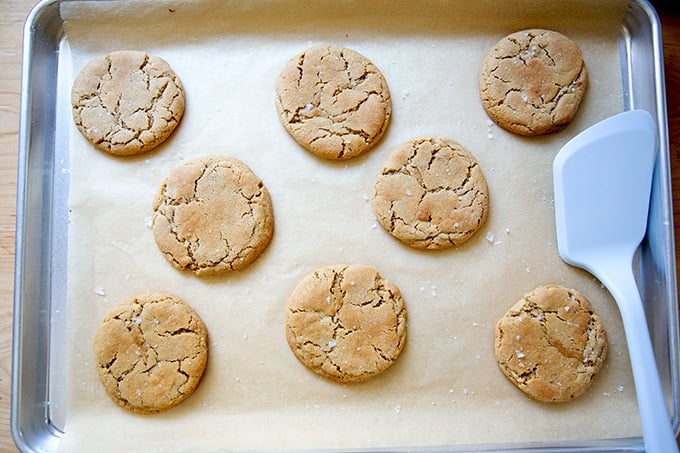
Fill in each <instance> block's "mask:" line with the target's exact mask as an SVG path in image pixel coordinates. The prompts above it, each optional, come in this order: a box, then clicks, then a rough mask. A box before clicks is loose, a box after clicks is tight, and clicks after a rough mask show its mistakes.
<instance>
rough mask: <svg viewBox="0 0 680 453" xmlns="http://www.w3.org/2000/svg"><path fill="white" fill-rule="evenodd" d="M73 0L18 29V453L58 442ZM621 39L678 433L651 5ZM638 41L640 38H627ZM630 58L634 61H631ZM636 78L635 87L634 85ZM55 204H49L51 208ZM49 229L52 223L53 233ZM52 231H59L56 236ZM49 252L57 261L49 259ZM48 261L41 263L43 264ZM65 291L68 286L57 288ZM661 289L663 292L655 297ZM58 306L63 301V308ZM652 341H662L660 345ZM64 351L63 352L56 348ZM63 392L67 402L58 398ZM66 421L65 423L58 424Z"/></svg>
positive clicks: (539, 448)
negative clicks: (643, 133) (63, 143)
mask: <svg viewBox="0 0 680 453" xmlns="http://www.w3.org/2000/svg"><path fill="white" fill-rule="evenodd" d="M70 1H78V0H42V1H40V2H39V3H38V4H37V5H36V6H35V7H34V8H33V10H32V11H31V12H30V14H29V16H28V17H27V20H26V24H25V27H24V50H23V65H22V79H21V80H22V81H21V84H22V85H21V86H22V92H21V95H22V97H21V117H20V131H19V169H18V177H17V181H18V186H17V224H16V261H15V278H14V328H13V335H14V337H13V359H12V370H13V371H12V373H13V374H12V402H11V432H12V436H13V438H14V441H15V444H16V445H17V447H18V448H19V449H20V450H21V451H24V452H52V451H56V450H57V448H58V445H59V441H60V439H61V436H62V435H63V433H62V432H61V428H62V422H58V423H55V420H54V418H53V417H54V414H53V413H52V411H51V410H50V405H51V404H53V403H54V398H55V390H54V386H53V385H54V384H53V381H54V379H53V376H50V373H51V371H52V372H53V370H54V368H53V364H54V361H55V359H54V357H55V354H58V353H63V351H62V352H60V351H57V350H56V348H55V345H54V344H51V340H53V339H54V335H55V332H54V330H53V323H52V321H53V319H52V317H53V316H54V314H55V306H57V305H58V303H59V300H60V298H61V297H63V296H65V292H64V289H63V288H60V287H59V284H58V280H59V275H60V274H59V273H60V272H61V273H63V274H64V275H65V270H64V269H62V270H59V269H55V268H57V267H58V266H60V265H65V263H62V262H61V261H60V259H59V257H55V256H53V255H59V254H60V253H61V251H63V250H62V249H61V248H60V247H63V243H62V242H63V238H59V237H58V236H59V234H64V233H63V232H61V233H60V232H59V231H57V230H58V228H59V226H60V225H59V224H58V222H59V221H58V220H57V221H55V219H54V218H53V215H54V214H53V213H54V209H55V208H56V209H62V213H63V212H64V211H63V209H64V207H63V206H62V207H59V206H55V205H58V204H59V200H62V198H61V197H62V196H63V193H60V188H59V187H55V185H56V186H58V185H59V183H58V182H56V183H55V181H54V175H55V174H58V173H59V171H58V165H59V162H57V159H58V157H57V156H58V155H57V153H56V147H57V146H56V144H58V142H59V137H58V134H59V132H57V131H56V129H58V128H57V127H56V126H57V124H58V122H59V121H60V120H59V118H57V114H56V113H55V105H56V103H57V100H56V98H57V93H56V84H57V80H58V72H59V64H60V58H59V55H58V54H59V52H60V50H61V49H60V45H61V41H62V39H63V23H62V21H61V17H60V15H59V8H60V5H61V4H62V3H64V2H70ZM626 20H627V21H628V22H627V23H624V25H623V30H622V32H623V33H624V34H626V33H628V37H627V38H626V37H624V38H623V41H624V42H625V48H624V51H625V52H624V54H625V57H626V60H622V61H623V62H624V63H626V65H627V66H626V65H624V91H625V92H626V93H624V97H625V102H626V107H627V108H644V109H646V110H648V111H650V113H652V114H653V116H654V117H655V118H656V120H657V125H658V128H659V138H660V142H659V159H658V160H657V168H656V176H655V182H654V184H655V187H654V188H653V190H654V193H655V197H654V198H653V200H652V207H651V210H650V228H651V230H650V231H651V233H650V234H648V238H647V239H646V241H645V243H644V244H643V247H642V250H641V253H640V266H641V269H640V271H641V273H642V274H643V275H652V276H653V278H652V281H651V282H650V283H649V284H647V283H645V282H642V283H643V294H645V295H646V296H647V297H645V300H646V301H647V314H648V320H649V322H650V327H651V329H653V331H654V333H655V337H654V338H653V341H654V345H655V350H656V351H657V360H658V363H659V365H660V372H661V373H662V379H663V381H664V386H665V391H666V394H668V395H669V399H668V402H669V409H670V410H671V417H672V423H673V427H674V429H675V431H676V433H677V432H678V429H679V425H680V419H679V412H680V407H679V405H680V401H679V400H680V397H679V393H680V390H679V389H680V369H679V364H678V360H679V359H678V350H679V346H678V345H679V344H680V340H679V335H680V334H679V327H678V307H677V282H676V263H675V253H674V244H675V238H674V229H673V217H672V213H673V209H672V196H671V195H672V192H671V187H670V180H671V178H670V166H669V163H668V160H669V155H668V154H669V146H668V131H667V115H666V99H665V83H664V73H663V53H662V52H663V51H662V49H663V47H662V41H661V29H660V22H659V19H658V16H657V15H656V12H655V11H654V8H653V7H652V6H651V4H650V3H649V2H648V0H630V12H629V13H628V15H627V16H626ZM631 32H632V33H634V34H635V33H637V32H642V33H643V34H644V36H643V37H642V38H640V37H639V36H637V35H635V36H631V35H630V33H631ZM636 58H638V59H641V61H640V60H636ZM638 63H640V64H642V65H646V64H649V68H646V69H645V70H646V71H648V74H647V75H644V76H643V77H641V78H640V77H638V75H639V74H638V73H637V72H633V71H637V70H638V69H639V64H638ZM632 76H634V77H632ZM54 197H56V198H54ZM55 222H56V223H55ZM55 225H56V226H55ZM55 250H56V252H55ZM46 253H47V256H45V254H46ZM64 284H65V283H64ZM659 287H662V288H663V290H661V291H660V290H659ZM62 302H63V301H62ZM657 332H662V334H661V335H658V334H657ZM60 347H62V348H65V344H62V345H60ZM60 391H62V392H63V393H65V392H66V390H65V388H62V389H61V390H60ZM63 417H64V418H65V415H63ZM470 449H474V450H477V451H501V450H502V451H533V452H543V451H545V452H548V451H553V452H554V451H588V452H593V451H642V450H643V445H642V442H641V439H640V438H634V439H608V440H601V441H584V442H569V441H567V442H561V443H558V444H555V445H552V446H550V447H547V446H546V445H545V444H541V443H526V444H508V445H467V446H465V445H459V446H455V447H442V448H441V449H439V448H433V449H426V451H469V450H470Z"/></svg>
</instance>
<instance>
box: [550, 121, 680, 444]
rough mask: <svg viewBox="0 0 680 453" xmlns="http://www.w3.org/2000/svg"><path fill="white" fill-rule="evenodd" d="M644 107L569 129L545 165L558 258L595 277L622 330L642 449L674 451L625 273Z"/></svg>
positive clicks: (643, 183) (638, 306)
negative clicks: (574, 131)
mask: <svg viewBox="0 0 680 453" xmlns="http://www.w3.org/2000/svg"><path fill="white" fill-rule="evenodd" d="M656 144H657V143H656V128H655V126H654V121H653V119H652V117H651V115H649V113H647V112H645V111H640V110H634V111H629V112H625V113H621V114H619V115H615V116H613V117H611V118H608V119H606V120H604V121H602V122H600V123H598V124H596V125H594V126H592V127H590V128H589V129H587V130H586V131H584V132H582V133H581V134H579V135H577V136H576V137H575V138H574V139H572V140H571V141H570V142H568V143H567V144H566V145H564V147H563V148H562V149H561V150H560V152H559V153H558V154H557V157H556V158H555V161H554V164H553V172H554V174H553V177H554V183H555V214H556V219H555V220H556V222H557V244H558V249H559V253H560V256H561V257H562V258H563V259H564V260H565V261H566V262H567V263H569V264H573V265H575V266H578V267H582V268H584V269H586V270H588V271H590V273H592V274H593V275H595V276H596V277H597V278H598V279H599V280H600V282H602V283H603V284H604V285H605V286H606V287H607V289H608V290H609V292H610V293H611V294H612V296H613V297H614V299H615V300H616V303H617V304H618V307H619V311H620V313H621V319H622V321H623V327H624V330H625V331H626V339H627V342H628V352H629V355H630V362H631V368H632V371H633V378H634V380H635V392H636V394H637V400H638V408H639V411H640V423H641V425H642V432H643V438H644V443H645V450H646V451H647V452H648V453H670V452H678V445H677V443H676V439H675V433H674V432H673V430H672V427H671V424H670V421H669V417H668V412H667V408H666V403H665V400H664V395H663V391H662V388H661V381H660V379H659V373H658V369H657V367H656V361H655V358H654V349H653V347H652V343H651V340H650V336H649V330H648V326H647V321H646V318H645V312H644V309H643V303H642V300H641V298H640V293H639V290H638V287H637V284H636V282H635V277H634V275H633V272H632V260H633V255H634V253H635V251H636V250H637V248H638V247H639V245H640V242H641V241H642V239H643V237H644V236H645V231H646V229H647V213H648V210H649V197H650V193H651V187H652V177H653V175H654V161H655V157H656Z"/></svg>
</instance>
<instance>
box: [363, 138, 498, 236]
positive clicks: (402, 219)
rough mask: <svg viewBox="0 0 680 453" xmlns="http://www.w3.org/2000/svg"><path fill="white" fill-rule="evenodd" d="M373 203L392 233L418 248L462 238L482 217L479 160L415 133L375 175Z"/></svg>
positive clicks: (484, 199) (485, 198) (484, 193)
mask: <svg viewBox="0 0 680 453" xmlns="http://www.w3.org/2000/svg"><path fill="white" fill-rule="evenodd" d="M373 208H374V211H375V214H376V216H377V218H378V221H379V222H380V224H381V225H382V226H383V227H384V228H385V229H386V230H387V231H388V232H389V233H390V234H391V235H393V236H394V237H396V238H397V239H399V240H401V241H402V242H404V243H405V244H408V245H410V246H411V247H415V248H419V249H443V248H448V247H452V246H454V245H459V244H462V243H463V242H465V241H467V240H468V239H469V238H470V237H471V236H472V235H473V234H475V232H476V231H477V230H478V229H479V227H480V226H481V225H482V224H483V223H484V222H485V220H486V218H487V215H488V212H489V191H488V187H487V184H486V178H485V177H484V173H483V172H482V169H481V167H480V166H479V163H478V162H477V160H476V159H475V158H474V156H473V155H472V154H470V153H469V152H468V151H467V150H466V149H465V148H463V146H462V145H460V144H459V143H457V142H455V141H454V140H451V139H448V138H420V139H415V140H411V141H409V142H406V143H404V144H402V145H401V146H400V147H398V148H397V149H396V150H395V151H394V152H393V153H392V154H391V155H390V157H389V158H388V160H387V162H386V163H385V166H384V167H383V169H382V172H381V174H380V175H379V176H378V178H377V180H376V182H375V187H374V192H373Z"/></svg>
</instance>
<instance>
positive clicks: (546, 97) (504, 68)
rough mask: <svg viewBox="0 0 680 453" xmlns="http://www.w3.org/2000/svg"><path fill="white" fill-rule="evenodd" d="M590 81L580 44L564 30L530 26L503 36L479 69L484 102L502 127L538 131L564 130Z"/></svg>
mask: <svg viewBox="0 0 680 453" xmlns="http://www.w3.org/2000/svg"><path fill="white" fill-rule="evenodd" d="M587 85H588V71H587V70H586V65H585V63H584V61H583V56H582V53H581V49H580V48H579V46H578V45H577V44H576V43H574V42H573V41H571V40H570V39H569V38H567V37H566V36H564V35H563V34H561V33H558V32H555V31H550V30H541V29H535V30H525V31H520V32H516V33H513V34H511V35H508V36H506V37H505V38H503V39H501V40H500V41H499V42H498V43H497V44H496V45H495V46H494V47H493V48H492V49H491V50H490V51H489V53H488V54H487V56H486V58H485V60H484V64H483V65H482V69H481V71H480V74H479V88H480V94H481V98H482V104H483V105H484V108H485V109H486V111H487V113H488V114H489V116H490V117H491V119H493V120H494V121H495V122H496V123H497V124H498V125H499V126H500V127H502V128H504V129H506V130H508V131H510V132H513V133H515V134H519V135H527V136H535V135H542V134H549V133H552V132H557V131H559V130H561V129H564V128H565V127H566V126H567V125H568V124H569V123H570V122H571V121H572V120H573V118H574V116H575V115H576V112H577V111H578V108H579V106H580V104H581V100H582V99H583V96H584V94H585V92H586V87H587Z"/></svg>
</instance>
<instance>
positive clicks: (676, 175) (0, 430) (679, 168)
mask: <svg viewBox="0 0 680 453" xmlns="http://www.w3.org/2000/svg"><path fill="white" fill-rule="evenodd" d="M33 4H34V1H33V0H2V2H1V3H0V452H9V451H16V447H15V445H14V442H13V440H12V436H11V434H10V387H11V385H10V383H11V363H12V304H13V278H14V272H13V271H14V237H15V236H14V231H15V222H16V214H15V201H16V179H17V178H16V172H17V150H18V130H19V105H20V104H19V102H20V78H21V48H22V34H23V24H24V21H25V18H26V15H27V14H28V12H29V10H30V9H31V7H32V6H33ZM656 8H657V10H658V12H659V15H660V17H661V23H662V30H663V39H664V56H665V76H666V95H667V105H668V123H669V135H670V154H671V156H670V157H671V171H672V179H673V187H674V188H675V190H674V191H673V202H674V206H676V208H675V210H674V221H675V235H676V238H680V12H679V11H678V7H677V6H674V5H672V6H670V5H666V4H665V3H664V2H657V3H656ZM677 244H678V241H677V240H676V247H675V248H676V256H679V255H678V252H679V251H680V248H679V247H678V245H677Z"/></svg>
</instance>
